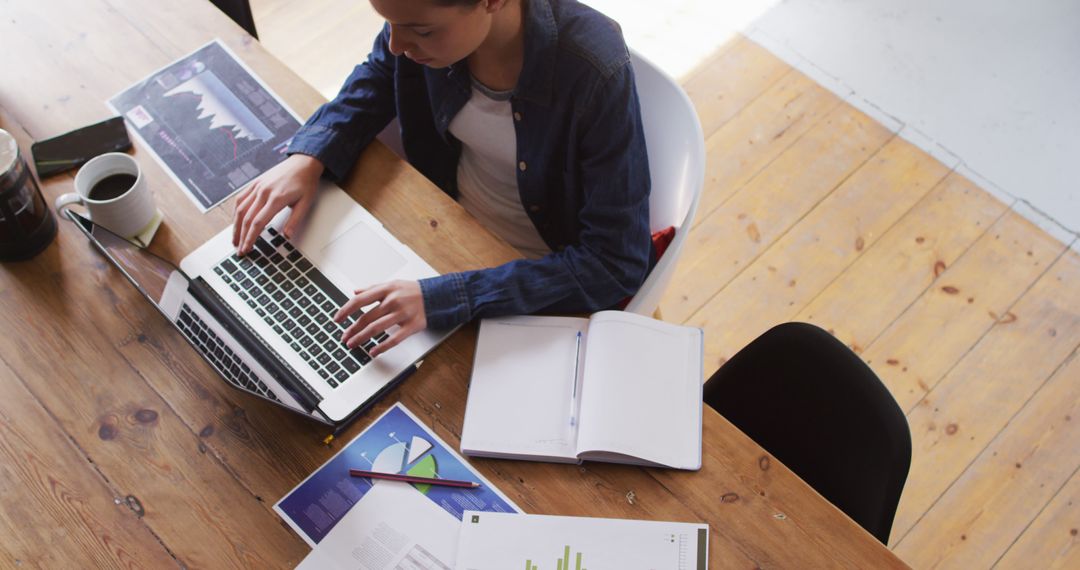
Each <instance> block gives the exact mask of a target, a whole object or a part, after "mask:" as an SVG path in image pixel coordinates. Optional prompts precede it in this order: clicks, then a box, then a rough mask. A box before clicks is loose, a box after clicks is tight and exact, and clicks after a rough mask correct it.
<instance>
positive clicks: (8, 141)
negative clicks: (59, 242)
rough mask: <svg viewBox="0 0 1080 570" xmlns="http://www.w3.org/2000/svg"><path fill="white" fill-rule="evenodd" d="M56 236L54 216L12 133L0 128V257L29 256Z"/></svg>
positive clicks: (2, 259) (38, 251)
mask: <svg viewBox="0 0 1080 570" xmlns="http://www.w3.org/2000/svg"><path fill="white" fill-rule="evenodd" d="M54 237H56V219H55V218H53V215H52V212H50V211H49V208H48V207H46V205H45V199H44V198H43V197H42V195H41V190H40V189H39V188H38V185H37V181H36V180H34V176H33V174H31V173H30V169H29V168H28V167H27V166H26V162H25V161H24V160H23V158H22V155H20V154H19V146H18V145H17V144H16V143H15V137H13V136H11V134H9V133H8V132H7V131H5V130H3V129H0V261H15V260H20V259H28V258H31V257H33V256H35V255H37V254H38V253H41V251H42V250H43V249H45V248H46V247H48V245H49V244H50V243H52V240H53V238H54Z"/></svg>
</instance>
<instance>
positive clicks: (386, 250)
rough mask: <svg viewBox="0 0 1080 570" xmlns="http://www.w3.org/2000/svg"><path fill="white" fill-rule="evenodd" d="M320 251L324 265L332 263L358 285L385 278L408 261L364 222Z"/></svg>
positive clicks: (374, 282) (377, 281)
mask: <svg viewBox="0 0 1080 570" xmlns="http://www.w3.org/2000/svg"><path fill="white" fill-rule="evenodd" d="M320 253H321V256H320V257H322V264H323V265H326V266H332V267H333V268H334V271H335V272H337V273H338V274H340V275H342V276H344V277H345V278H347V279H348V280H349V283H350V284H351V285H352V286H353V287H357V288H360V287H368V286H370V285H375V284H377V283H381V282H383V281H386V280H387V279H389V278H390V277H391V276H393V275H394V273H396V272H397V271H398V270H399V269H401V268H402V267H404V266H405V263H406V260H405V258H404V257H402V255H401V254H400V253H398V252H397V251H394V249H393V248H392V247H390V244H388V243H386V241H385V240H384V238H383V237H382V236H380V235H379V234H376V233H375V232H374V231H373V230H372V229H371V228H370V227H368V226H367V225H366V224H364V223H357V224H356V225H354V226H353V227H351V228H349V229H348V230H346V231H345V232H344V233H342V234H341V235H339V236H338V237H337V239H335V240H334V241H332V242H330V243H329V244H328V245H327V246H326V247H324V248H323V249H322V252H320ZM346 293H349V294H351V293H352V291H346Z"/></svg>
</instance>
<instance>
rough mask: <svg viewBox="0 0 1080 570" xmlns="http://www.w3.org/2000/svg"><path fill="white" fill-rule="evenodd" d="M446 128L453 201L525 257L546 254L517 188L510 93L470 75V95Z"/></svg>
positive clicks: (532, 257)
mask: <svg viewBox="0 0 1080 570" xmlns="http://www.w3.org/2000/svg"><path fill="white" fill-rule="evenodd" d="M450 133H451V134H453V135H454V136H455V137H457V139H458V140H459V141H461V159H460V161H459V162H458V171H457V182H458V192H459V194H458V203H459V204H461V205H462V206H464V207H465V209H466V210H467V211H468V212H469V213H470V214H472V215H473V217H475V218H476V219H477V220H479V221H480V223H482V224H484V227H486V228H487V229H489V230H491V231H492V232H493V233H495V234H496V235H498V236H499V237H501V238H502V239H503V240H505V241H506V242H507V243H509V244H510V245H512V246H514V248H516V249H517V250H518V251H520V252H521V253H522V254H523V255H524V256H525V257H528V258H530V259H537V258H540V257H543V256H545V255H547V254H548V253H550V252H551V249H550V248H548V246H547V244H546V243H544V240H543V238H541V237H540V233H539V232H538V231H536V226H535V225H533V223H532V220H531V219H529V215H528V214H527V213H526V212H525V207H524V206H522V204H521V195H520V194H519V193H518V185H517V138H516V136H515V133H514V118H513V116H512V113H511V110H510V92H509V91H502V92H499V91H492V90H490V89H488V88H487V87H484V86H483V85H481V84H480V83H478V82H476V81H475V80H474V81H473V89H472V97H470V98H469V101H468V102H467V103H465V106H464V107H462V109H461V111H459V112H458V114H457V115H456V116H455V117H454V119H453V120H452V121H450Z"/></svg>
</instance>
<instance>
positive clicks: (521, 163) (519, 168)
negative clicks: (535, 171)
mask: <svg viewBox="0 0 1080 570" xmlns="http://www.w3.org/2000/svg"><path fill="white" fill-rule="evenodd" d="M528 167H529V165H527V164H525V161H524V160H523V161H521V162H519V163H518V170H520V171H522V172H525V169H526V168H528Z"/></svg>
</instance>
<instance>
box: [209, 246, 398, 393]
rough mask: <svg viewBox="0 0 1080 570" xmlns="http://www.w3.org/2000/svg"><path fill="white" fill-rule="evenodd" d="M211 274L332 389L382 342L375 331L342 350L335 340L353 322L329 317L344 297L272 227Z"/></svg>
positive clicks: (218, 265)
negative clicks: (246, 249)
mask: <svg viewBox="0 0 1080 570" xmlns="http://www.w3.org/2000/svg"><path fill="white" fill-rule="evenodd" d="M214 273H217V274H218V276H220V277H221V279H222V280H224V281H225V283H227V284H228V285H229V287H231V288H232V290H233V291H235V292H236V294H237V295H239V296H240V298H241V299H243V301H244V302H245V303H247V305H248V306H249V307H251V308H252V309H253V310H254V311H255V313H256V314H257V315H258V316H259V318H261V319H262V320H263V321H264V322H266V324H267V325H269V326H270V327H271V328H272V329H273V330H274V332H275V333H277V334H278V335H279V336H280V337H281V338H282V340H284V341H285V342H286V343H288V345H289V346H290V347H291V348H292V350H293V351H294V352H295V353H296V354H297V355H298V356H300V358H301V359H303V360H304V361H305V362H307V363H308V365H310V366H311V368H312V369H314V370H315V371H316V372H318V374H319V376H321V377H322V378H323V379H324V380H326V382H327V383H329V384H330V387H332V388H337V387H338V386H340V385H341V383H342V382H345V381H346V380H348V379H349V377H350V376H352V375H353V374H355V373H356V372H358V371H359V370H360V369H361V368H363V367H364V366H366V365H367V364H368V363H370V362H371V355H369V354H368V351H370V350H371V349H372V348H374V347H375V345H376V343H379V342H383V341H385V340H386V339H387V335H386V333H385V332H380V333H379V334H377V335H375V338H373V339H371V340H369V341H367V342H366V343H365V344H364V345H363V346H358V347H356V348H354V349H349V347H347V346H345V344H344V343H342V342H341V335H342V333H343V332H344V331H345V328H346V327H348V326H349V325H351V324H352V323H353V322H355V321H354V320H353V319H352V317H350V318H348V319H346V320H345V322H343V323H341V324H340V325H339V324H338V323H335V322H334V321H333V316H334V314H335V313H337V311H338V310H339V309H341V307H342V306H343V305H344V304H345V303H346V302H347V301H348V300H349V297H348V296H346V295H345V294H344V293H342V292H341V291H340V290H339V289H338V288H337V287H335V286H334V284H333V283H331V282H330V280H329V279H327V278H326V276H325V275H323V273H322V272H321V271H319V269H318V268H317V267H315V266H313V265H312V264H311V262H310V261H308V260H307V258H305V257H304V255H303V254H302V253H300V251H299V250H298V249H296V248H295V247H293V245H292V244H291V243H289V242H288V240H286V239H285V236H282V235H281V234H280V233H278V232H277V231H276V230H274V229H273V228H267V229H266V231H265V232H263V234H262V235H260V236H259V237H258V238H257V239H256V240H255V247H254V248H252V250H251V252H250V253H248V254H247V255H245V256H243V257H238V256H236V255H235V254H234V255H232V256H229V257H227V258H225V259H224V260H222V261H221V262H220V263H218V264H217V265H216V266H215V267H214Z"/></svg>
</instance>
